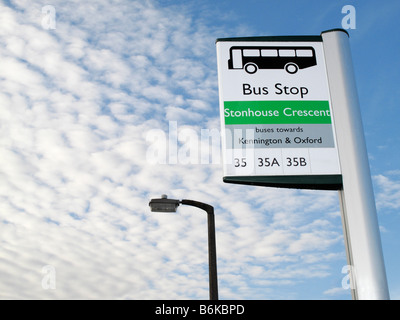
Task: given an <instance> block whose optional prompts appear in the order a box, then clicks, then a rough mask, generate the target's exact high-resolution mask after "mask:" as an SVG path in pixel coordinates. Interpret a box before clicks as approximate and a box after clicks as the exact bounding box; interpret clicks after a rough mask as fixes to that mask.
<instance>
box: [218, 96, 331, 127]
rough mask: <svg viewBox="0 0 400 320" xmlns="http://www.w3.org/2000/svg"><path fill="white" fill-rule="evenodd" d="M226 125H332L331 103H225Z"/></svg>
mask: <svg viewBox="0 0 400 320" xmlns="http://www.w3.org/2000/svg"><path fill="white" fill-rule="evenodd" d="M224 117H225V124H226V125H229V124H311V123H316V124H330V123H331V113H330V109H329V101H225V102H224Z"/></svg>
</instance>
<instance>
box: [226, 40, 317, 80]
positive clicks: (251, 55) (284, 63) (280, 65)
mask: <svg viewBox="0 0 400 320" xmlns="http://www.w3.org/2000/svg"><path fill="white" fill-rule="evenodd" d="M315 65H317V59H316V58H315V51H314V48H313V47H236V46H235V47H231V48H230V50H229V60H228V68H229V69H244V70H245V71H246V72H247V73H249V74H253V73H256V72H257V70H258V69H285V70H286V72H288V73H290V74H294V73H296V72H297V71H298V70H299V69H304V68H308V67H312V66H315Z"/></svg>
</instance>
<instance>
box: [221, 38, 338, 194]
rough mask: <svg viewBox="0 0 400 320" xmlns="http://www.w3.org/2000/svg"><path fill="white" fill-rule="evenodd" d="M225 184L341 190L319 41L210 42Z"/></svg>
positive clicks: (233, 40)
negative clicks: (215, 65)
mask: <svg viewBox="0 0 400 320" xmlns="http://www.w3.org/2000/svg"><path fill="white" fill-rule="evenodd" d="M216 46H217V58H218V84H219V97H220V114H221V127H222V131H221V132H222V147H223V163H224V177H223V180H224V181H225V182H228V183H241V184H252V185H261V186H275V187H288V188H308V189H333V190H336V189H339V188H340V187H341V185H342V177H341V172H340V165H339V158H338V151H337V145H336V138H335V137H336V135H335V127H334V121H333V115H332V110H331V101H330V94H329V86H328V80H327V74H326V66H325V59H324V51H323V44H322V37H321V36H285V37H247V38H224V39H217V41H216Z"/></svg>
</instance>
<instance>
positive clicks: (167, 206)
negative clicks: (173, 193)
mask: <svg viewBox="0 0 400 320" xmlns="http://www.w3.org/2000/svg"><path fill="white" fill-rule="evenodd" d="M180 204H184V205H188V206H192V207H197V208H200V209H203V210H204V211H206V212H207V225H208V269H209V270H208V272H209V290H210V300H218V280H217V249H216V242H215V217H214V207H212V206H210V205H209V204H206V203H203V202H199V201H194V200H187V199H183V200H174V199H168V198H167V196H166V195H162V196H161V198H160V199H151V200H150V202H149V206H150V209H151V211H152V212H176V210H177V208H178V206H179V205H180Z"/></svg>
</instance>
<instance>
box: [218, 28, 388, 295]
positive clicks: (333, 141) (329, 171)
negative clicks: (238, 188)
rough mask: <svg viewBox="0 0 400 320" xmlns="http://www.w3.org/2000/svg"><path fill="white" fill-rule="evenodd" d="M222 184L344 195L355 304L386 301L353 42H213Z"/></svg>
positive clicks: (344, 37) (336, 38)
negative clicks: (222, 172)
mask: <svg viewBox="0 0 400 320" xmlns="http://www.w3.org/2000/svg"><path fill="white" fill-rule="evenodd" d="M216 45H217V58H218V81H219V82H218V84H219V92H220V110H221V126H222V131H221V132H222V147H223V163H224V177H223V180H224V182H227V183H238V184H248V185H259V186H272V187H285V188H303V189H320V190H339V196H340V202H341V211H342V221H343V228H344V235H345V244H346V253H347V258H348V263H349V265H350V266H351V268H350V270H351V274H350V276H351V279H352V282H351V284H352V288H353V289H352V295H353V298H354V299H388V297H389V295H388V289H387V281H386V274H385V268H384V263H383V255H382V248H381V242H380V234H379V228H378V224H377V217H376V208H375V201H374V195H373V191H372V183H371V176H370V172H369V164H368V158H367V154H366V146H365V141H364V133H363V128H362V123H361V116H360V110H359V105H358V99H357V91H356V88H355V81H354V76H353V69H352V65H351V57H350V51H349V45H348V34H347V32H345V31H344V30H341V29H340V30H330V31H326V32H323V33H322V34H321V36H285V37H248V38H225V39H217V42H216Z"/></svg>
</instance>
